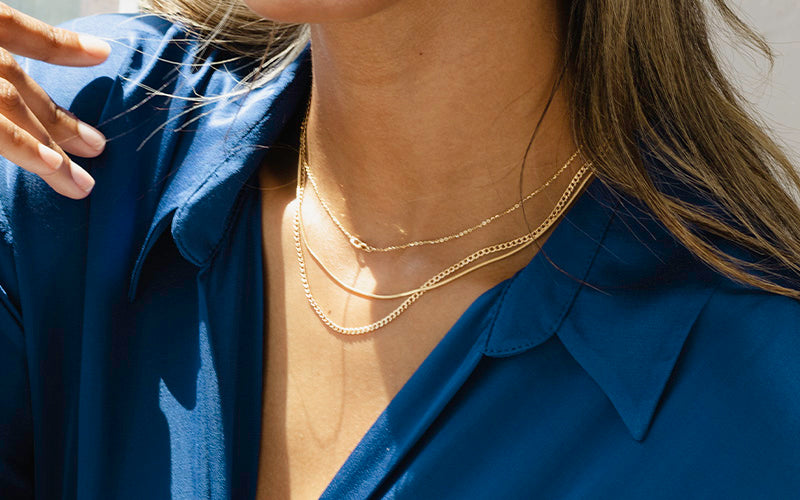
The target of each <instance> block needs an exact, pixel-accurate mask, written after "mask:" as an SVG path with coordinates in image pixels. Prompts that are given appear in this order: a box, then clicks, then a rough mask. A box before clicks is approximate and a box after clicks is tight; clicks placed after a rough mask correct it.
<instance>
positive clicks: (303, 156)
mask: <svg viewBox="0 0 800 500" xmlns="http://www.w3.org/2000/svg"><path fill="white" fill-rule="evenodd" d="M307 122H308V116H306V119H305V120H304V121H303V126H302V130H301V135H300V161H301V163H302V168H303V170H304V171H305V172H304V173H305V176H306V179H307V180H308V183H309V184H311V187H312V188H313V190H314V194H315V195H316V197H317V200H318V201H319V203H320V205H321V206H322V209H323V210H324V211H325V213H326V214H327V215H328V218H330V219H331V222H333V224H334V225H335V226H336V227H337V229H339V232H341V233H342V234H343V235H344V236H345V238H347V241H348V242H349V243H350V245H351V246H352V247H354V248H356V249H358V250H362V251H364V252H367V253H371V252H392V251H395V250H404V249H407V248H413V247H419V246H424V245H437V244H440V243H446V242H448V241H452V240H455V239H458V238H462V237H464V236H466V235H468V234H471V233H473V232H475V231H477V230H479V229H481V228H484V227H486V226H488V225H489V224H491V223H492V222H494V221H496V220H497V219H499V218H501V217H505V216H506V215H509V214H510V213H512V212H514V211H516V210H518V209H520V208H521V207H522V206H523V205H524V204H525V203H527V202H528V201H530V200H531V199H532V198H533V197H534V196H536V195H537V194H539V193H541V192H542V191H544V190H545V189H546V188H547V187H548V186H550V184H552V183H553V182H554V181H555V180H556V179H558V177H559V176H560V175H561V174H562V173H563V172H564V171H565V170H566V169H567V168H569V166H570V165H571V164H572V162H573V161H575V158H577V157H578V156H579V155H580V149H578V150H577V151H575V152H574V153H573V154H572V156H570V157H569V159H568V160H567V161H566V163H564V165H563V166H562V167H561V168H559V169H558V170H557V171H556V173H554V174H553V175H552V176H551V177H550V178H549V179H547V181H545V182H544V184H542V185H541V186H539V187H537V188H536V189H534V190H533V191H532V192H530V193H529V194H528V195H527V196H525V197H524V198H523V199H521V200H520V201H518V202H516V203H515V204H514V205H512V206H510V207H509V208H507V209H505V210H503V211H502V212H498V213H496V214H494V215H492V216H491V217H487V218H486V219H483V220H482V221H481V222H479V223H478V224H475V225H474V226H471V227H468V228H465V229H462V230H461V231H459V232H457V233H453V234H449V235H446V236H440V237H438V238H431V239H423V240H416V241H410V242H408V243H399V244H396V245H389V246H385V247H377V246H374V245H372V244H370V243H367V242H365V241H364V240H363V239H361V238H359V237H358V236H356V235H354V234H352V233H351V232H350V231H348V230H347V228H345V227H344V224H342V223H341V222H340V221H339V218H338V217H336V215H335V214H334V213H333V210H331V208H330V206H329V205H328V203H327V202H326V201H325V199H324V198H323V197H322V195H321V194H320V191H319V186H318V185H317V181H316V179H315V178H314V175H313V174H312V173H311V166H310V165H309V163H308V150H307V147H308V146H307V140H306V139H307V136H306V125H307Z"/></svg>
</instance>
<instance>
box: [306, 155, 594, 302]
mask: <svg viewBox="0 0 800 500" xmlns="http://www.w3.org/2000/svg"><path fill="white" fill-rule="evenodd" d="M585 168H588V166H585ZM576 175H577V174H576ZM581 175H583V172H581ZM306 180H308V178H307V177H306ZM303 192H304V193H305V190H304V191H303ZM299 219H300V220H299V221H298V229H299V232H300V241H301V243H302V246H303V247H305V249H306V251H307V252H308V254H309V255H310V256H311V258H312V259H313V260H314V262H315V263H316V264H317V265H318V266H319V267H320V269H322V271H323V272H324V273H325V274H327V275H328V277H329V278H330V279H331V280H332V281H333V282H334V283H336V284H337V285H339V287H340V288H342V289H344V290H346V291H348V292H350V293H352V294H353V295H358V296H360V297H363V298H368V299H376V300H393V299H401V298H404V297H410V296H411V295H414V294H415V293H416V292H418V291H421V290H424V291H426V292H427V291H429V290H433V289H436V288H439V287H442V286H444V285H447V284H448V283H450V282H452V281H455V280H457V279H458V278H461V277H463V276H466V275H467V274H470V273H472V272H474V271H477V270H478V269H480V268H482V267H484V266H487V265H489V264H491V263H493V262H495V261H494V260H489V261H485V262H481V263H479V264H476V265H474V266H472V267H468V268H466V269H464V270H462V271H460V272H458V273H456V274H454V275H452V276H449V277H448V278H446V279H443V280H442V281H439V282H438V283H436V284H435V285H432V286H429V287H426V286H425V285H422V286H420V287H419V288H415V289H413V290H408V291H405V292H398V293H393V294H375V293H371V292H365V291H363V290H359V289H357V288H354V287H352V286H350V285H348V284H347V283H345V282H344V281H343V280H342V279H340V278H339V277H337V276H336V274H334V273H333V271H331V270H330V268H329V267H328V266H327V265H325V263H324V261H323V260H322V258H321V257H320V256H319V255H318V254H317V253H316V252H315V251H314V249H313V248H312V247H311V245H310V244H309V243H308V240H307V238H306V235H305V229H304V227H305V225H304V224H303V213H302V211H301V212H300V215H299ZM531 242H532V241H529V239H528V235H527V234H525V235H522V236H519V237H517V238H514V239H511V240H508V241H505V242H503V243H498V244H496V245H492V246H491V247H487V248H486V249H483V250H486V251H487V254H486V255H487V256H488V255H490V254H493V253H497V252H500V251H503V250H510V249H512V248H516V247H518V246H522V245H525V246H527V244H529V243H531ZM489 249H491V250H489ZM515 253H516V252H515ZM501 258H505V257H501Z"/></svg>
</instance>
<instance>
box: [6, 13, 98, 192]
mask: <svg viewBox="0 0 800 500" xmlns="http://www.w3.org/2000/svg"><path fill="white" fill-rule="evenodd" d="M110 51H111V47H110V46H109V45H108V44H107V43H105V42H103V41H101V40H99V39H97V38H94V37H90V36H87V35H79V34H77V33H74V32H71V31H67V30H63V29H60V28H54V27H52V26H49V25H47V24H45V23H43V22H41V21H38V20H36V19H34V18H32V17H30V16H27V15H25V14H22V13H21V12H19V11H17V10H15V9H12V8H11V7H9V6H7V5H5V4H3V3H0V156H4V157H6V158H7V159H9V160H10V161H12V162H14V163H15V164H17V165H19V166H20V167H22V168H24V169H25V170H28V171H30V172H33V173H34V174H36V175H38V176H39V177H41V178H42V179H44V181H45V182H46V183H47V184H49V185H50V186H51V187H52V188H53V189H54V190H55V191H56V192H58V193H60V194H62V195H64V196H67V197H69V198H74V199H80V198H84V197H86V196H87V195H88V194H89V192H90V191H91V189H92V187H93V186H94V179H92V177H91V176H90V175H89V174H88V173H87V172H86V170H84V169H83V168H81V167H80V166H78V165H77V164H76V163H74V162H72V161H71V160H70V159H69V157H68V156H67V155H66V154H65V153H64V152H65V151H67V152H69V153H72V154H74V155H77V156H81V157H85V158H91V157H95V156H97V155H99V154H100V153H101V152H102V151H103V148H104V147H105V141H106V140H105V137H103V135H102V134H101V133H100V132H99V131H98V130H96V129H95V128H93V127H91V126H89V125H87V124H85V123H83V122H81V121H80V120H78V119H77V118H76V117H75V116H73V115H72V114H71V113H70V112H69V111H67V110H65V109H63V108H61V107H60V106H58V105H57V104H56V103H54V102H53V100H52V99H50V96H48V95H47V94H46V93H45V91H44V90H42V88H41V87H40V86H39V85H37V84H36V82H34V81H33V80H32V79H31V77H30V76H28V75H27V74H26V73H25V72H24V71H23V70H22V68H21V67H20V66H19V64H17V62H16V61H15V60H14V58H13V57H12V55H11V54H12V53H13V54H17V55H21V56H25V57H29V58H32V59H38V60H40V61H44V62H48V63H52V64H59V65H62V66H94V65H96V64H100V63H101V62H103V61H105V60H106V58H107V57H108V54H109V52H110Z"/></svg>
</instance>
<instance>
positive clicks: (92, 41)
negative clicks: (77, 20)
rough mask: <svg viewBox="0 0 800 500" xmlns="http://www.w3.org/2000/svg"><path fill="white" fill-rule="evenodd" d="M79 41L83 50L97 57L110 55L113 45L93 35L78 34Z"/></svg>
mask: <svg viewBox="0 0 800 500" xmlns="http://www.w3.org/2000/svg"><path fill="white" fill-rule="evenodd" d="M78 41H79V42H80V44H81V47H83V50H84V51H86V52H88V53H89V54H91V55H93V56H95V57H108V54H110V53H111V45H109V44H108V43H106V42H104V41H103V40H100V39H99V38H97V37H94V36H91V35H78Z"/></svg>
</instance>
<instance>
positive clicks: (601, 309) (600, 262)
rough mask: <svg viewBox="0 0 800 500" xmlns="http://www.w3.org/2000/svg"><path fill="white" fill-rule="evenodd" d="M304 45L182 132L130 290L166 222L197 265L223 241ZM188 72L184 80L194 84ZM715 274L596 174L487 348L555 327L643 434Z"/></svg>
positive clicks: (527, 341)
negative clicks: (276, 73) (281, 67)
mask: <svg viewBox="0 0 800 500" xmlns="http://www.w3.org/2000/svg"><path fill="white" fill-rule="evenodd" d="M195 78H197V79H204V81H202V82H198V83H199V84H200V85H199V86H202V87H203V88H204V89H205V92H204V93H205V94H206V95H220V94H223V93H225V92H226V91H228V90H231V89H232V85H233V83H232V82H233V79H232V78H231V77H230V75H226V74H225V73H224V72H222V71H211V70H209V71H205V72H203V71H198V72H197V73H196V75H195ZM310 81H311V68H310V58H309V49H308V48H307V49H306V51H305V52H304V53H303V54H302V55H301V56H300V57H299V58H298V59H297V60H296V61H295V62H293V63H292V64H291V65H289V67H288V68H287V69H286V70H285V71H284V72H283V73H282V74H281V75H280V77H279V78H277V79H276V80H274V81H273V82H271V83H270V84H269V85H266V86H264V87H261V88H258V89H254V90H253V91H251V92H250V93H249V94H247V95H246V96H244V97H241V98H239V99H237V100H235V101H233V102H228V101H214V102H212V103H211V104H208V105H206V107H205V108H203V111H202V113H201V114H200V116H199V118H197V119H196V122H194V125H193V127H192V128H194V129H195V130H198V131H202V133H200V132H197V133H194V134H192V133H188V132H183V133H182V134H181V139H180V141H179V143H178V145H177V146H176V150H175V152H174V153H173V155H174V156H173V157H174V158H175V163H176V168H175V169H174V174H173V175H172V176H171V177H170V178H169V179H168V181H167V184H166V185H165V186H164V189H163V192H162V196H161V197H160V201H159V203H158V207H157V209H156V211H155V214H154V216H153V218H152V221H151V223H150V225H149V229H148V232H147V236H146V238H145V241H144V243H143V245H142V247H141V249H140V251H139V254H138V258H137V259H136V262H135V264H134V267H133V270H132V273H131V282H130V290H129V296H130V298H131V300H133V298H134V296H135V294H136V288H137V284H138V278H139V274H140V272H141V269H142V266H143V264H144V262H145V260H146V258H147V255H148V253H149V251H150V250H151V248H152V247H153V245H154V243H155V241H156V240H157V239H158V238H159V237H160V236H161V234H163V233H164V232H165V231H166V228H167V227H169V228H170V232H171V235H172V237H173V239H174V241H175V244H176V246H177V248H178V250H179V251H180V253H181V255H182V256H183V257H184V258H185V259H187V260H188V261H189V262H192V263H193V264H195V265H197V266H204V265H206V264H208V263H209V262H210V261H211V259H213V257H214V255H215V253H216V251H217V248H218V247H219V246H220V244H221V243H222V242H223V241H224V239H225V235H226V231H227V229H228V226H229V223H230V222H231V220H232V219H233V217H234V215H235V212H236V207H237V203H236V202H237V199H239V195H240V193H241V192H242V188H243V186H244V185H245V184H246V183H247V182H248V181H250V180H251V179H252V177H253V174H254V173H255V172H256V171H257V169H258V165H259V161H260V159H261V156H262V155H261V154H259V151H260V150H263V149H264V148H265V147H269V146H270V145H272V144H274V143H275V141H276V140H277V139H278V137H279V136H280V135H281V133H282V132H283V129H284V126H285V125H286V124H287V123H288V122H289V121H291V120H292V119H293V118H296V116H297V113H298V112H301V110H303V109H305V103H306V102H307V99H308V94H309V88H310ZM192 86H193V82H189V85H188V87H189V88H191V87H192ZM713 281H714V275H713V274H712V273H710V272H709V271H706V270H705V267H704V266H702V265H699V264H698V263H697V262H696V260H695V259H694V258H693V257H692V256H691V255H690V254H689V253H688V252H687V251H686V250H685V249H684V248H683V247H681V246H680V245H679V244H677V243H676V242H675V240H674V238H672V237H671V235H670V234H669V233H668V232H667V231H666V230H665V229H664V228H663V227H662V226H661V225H660V224H659V223H658V222H657V221H656V220H654V219H653V218H652V216H651V215H649V212H647V211H646V210H643V209H642V208H641V207H640V206H639V205H638V204H637V203H634V202H633V201H632V200H630V199H628V198H626V197H624V196H622V195H620V194H618V193H617V192H615V191H613V190H611V189H610V188H608V187H607V186H606V185H605V184H604V183H603V182H601V181H600V180H597V179H596V180H594V181H592V182H591V183H590V184H589V186H588V187H587V188H586V190H585V192H584V193H583V194H582V195H581V196H580V197H579V199H578V200H577V201H576V202H575V204H574V205H573V207H572V208H571V209H570V210H569V211H568V213H567V215H566V216H565V218H564V220H562V221H561V223H560V224H559V225H558V226H557V227H556V228H555V230H554V231H553V233H552V234H551V236H550V237H549V238H548V240H547V241H546V242H545V244H544V246H543V248H542V250H541V251H540V252H539V253H538V254H537V255H536V257H535V258H534V259H533V260H532V261H531V262H530V263H529V265H527V266H526V267H525V268H524V269H523V270H521V271H520V272H519V273H517V275H515V277H514V278H512V280H511V281H510V282H509V284H508V288H507V290H506V293H505V294H504V298H503V302H502V304H501V306H500V310H499V312H498V315H497V319H496V321H495V323H494V325H493V327H492V329H491V332H490V335H489V336H488V340H487V343H486V346H485V349H484V354H486V355H488V356H494V357H501V356H512V355H515V354H519V353H522V352H525V351H526V350H528V349H531V348H533V347H535V346H537V345H539V344H541V343H543V342H544V341H546V340H548V339H549V338H551V337H552V336H553V335H557V337H558V339H559V340H560V341H561V342H562V343H563V345H564V346H565V348H566V349H567V350H568V351H569V352H570V354H571V355H572V356H573V357H574V358H575V360H576V362H577V363H579V364H580V366H581V367H582V368H583V369H584V370H585V371H586V372H587V373H588V374H589V375H590V376H591V377H592V378H593V379H594V380H595V382H596V383H597V384H598V386H599V387H600V388H601V389H602V390H603V391H604V393H605V394H606V395H607V397H608V398H609V400H610V401H611V403H612V404H613V405H614V407H615V408H616V410H617V411H618V413H619V414H620V416H621V418H622V421H623V422H624V424H625V425H626V426H627V428H628V430H629V431H630V433H631V435H632V436H633V437H634V438H635V439H637V440H642V439H644V437H645V435H646V433H647V430H648V428H649V426H650V424H651V422H652V420H653V418H654V415H655V411H656V408H657V404H658V401H659V399H660V398H661V395H662V393H663V391H664V388H665V386H666V381H667V379H668V378H669V375H670V373H671V372H672V369H673V367H674V365H675V363H676V361H677V358H678V355H679V353H680V351H681V348H682V346H683V343H684V341H685V339H686V336H687V334H688V332H689V330H690V329H691V327H692V325H693V323H694V321H695V320H696V318H697V317H698V315H699V313H700V311H701V309H702V308H703V306H704V304H705V303H706V302H707V300H708V299H709V298H710V295H711V291H712V290H713V286H711V284H712V282H713Z"/></svg>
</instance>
